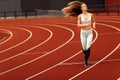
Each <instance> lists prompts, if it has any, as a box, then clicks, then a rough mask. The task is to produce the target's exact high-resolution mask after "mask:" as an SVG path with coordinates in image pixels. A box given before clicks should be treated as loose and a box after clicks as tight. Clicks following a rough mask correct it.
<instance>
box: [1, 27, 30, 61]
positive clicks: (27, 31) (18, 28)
mask: <svg viewBox="0 0 120 80" xmlns="http://www.w3.org/2000/svg"><path fill="white" fill-rule="evenodd" d="M17 29H21V30H25V31H27V32H29V34H30V35H29V37H28V38H26V39H25V40H24V41H22V42H20V43H19V44H16V45H14V46H12V47H9V48H7V49H5V50H2V51H0V53H3V52H6V51H8V50H10V49H13V48H15V47H17V46H19V45H21V44H23V43H25V42H26V41H28V40H29V39H30V38H31V37H32V32H31V31H29V30H27V29H24V28H17ZM17 55H19V54H17ZM17 55H14V56H12V57H9V58H6V59H3V60H1V61H0V63H2V62H5V61H7V60H10V59H12V58H14V57H16V56H17Z"/></svg>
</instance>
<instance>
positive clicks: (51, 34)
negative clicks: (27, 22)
mask: <svg viewBox="0 0 120 80" xmlns="http://www.w3.org/2000/svg"><path fill="white" fill-rule="evenodd" d="M54 26H55V25H54ZM29 27H31V26H29ZM34 27H36V28H41V29H44V30H46V31H48V32H49V33H50V36H49V37H48V38H47V39H46V40H45V41H44V42H42V43H40V44H39V45H37V46H35V47H33V48H30V49H28V50H27V51H25V52H22V53H20V55H22V54H24V53H26V52H28V51H30V50H32V49H34V48H37V47H39V46H41V45H42V44H44V43H46V42H47V41H48V40H50V39H51V38H52V36H53V33H52V31H50V30H49V29H47V28H44V27H40V26H34ZM56 27H60V28H61V27H62V26H56ZM62 28H63V29H66V28H64V27H62ZM67 30H69V29H67ZM69 31H70V30H69ZM69 41H70V40H68V41H67V42H66V43H64V44H62V45H61V46H59V47H57V48H55V49H54V50H52V51H50V52H48V53H47V54H44V55H42V56H40V57H37V58H35V59H33V60H31V61H28V62H26V63H24V64H21V65H19V66H16V67H14V68H11V69H9V70H7V71H4V72H1V73H0V75H3V74H6V73H8V72H11V71H13V70H16V69H18V68H20V67H23V66H25V65H27V64H30V63H32V62H34V61H36V60H39V59H40V58H42V57H44V56H47V55H49V54H50V53H52V52H54V51H56V50H57V49H59V48H61V47H62V46H64V45H65V44H67V43H68V42H69Z"/></svg>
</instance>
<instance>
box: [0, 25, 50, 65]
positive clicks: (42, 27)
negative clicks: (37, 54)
mask: <svg viewBox="0 0 120 80" xmlns="http://www.w3.org/2000/svg"><path fill="white" fill-rule="evenodd" d="M29 27H30V26H29ZM34 27H35V26H34ZM37 28H38V27H37ZM39 28H41V29H43V30H46V31H48V32H49V33H50V36H49V37H48V38H47V39H46V40H45V41H43V42H42V43H40V44H38V45H37V46H34V47H32V48H30V49H28V50H26V51H24V52H21V53H19V54H16V55H14V56H11V57H9V58H6V59H4V60H2V61H0V63H2V62H5V61H8V60H10V59H13V58H15V57H17V56H20V55H22V54H24V53H26V52H28V51H30V50H32V49H35V48H36V47H38V46H41V45H43V44H44V43H46V42H47V41H48V40H49V39H50V38H51V37H52V32H51V31H50V30H48V29H46V28H43V27H39ZM26 30H27V29H26ZM31 37H32V32H30V36H29V38H27V39H26V40H25V41H23V42H22V43H24V42H26V41H28V40H29V39H30V38H31ZM22 43H20V44H22ZM20 44H18V45H20Z"/></svg>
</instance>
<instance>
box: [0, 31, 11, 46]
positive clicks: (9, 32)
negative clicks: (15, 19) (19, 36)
mask: <svg viewBox="0 0 120 80" xmlns="http://www.w3.org/2000/svg"><path fill="white" fill-rule="evenodd" d="M0 30H4V31H6V32H8V33H7V34H10V37H9V38H8V39H6V40H5V41H3V42H1V43H0V45H1V44H3V43H5V42H7V41H8V40H10V39H11V38H12V37H13V33H12V32H11V31H9V30H6V29H0Z"/></svg>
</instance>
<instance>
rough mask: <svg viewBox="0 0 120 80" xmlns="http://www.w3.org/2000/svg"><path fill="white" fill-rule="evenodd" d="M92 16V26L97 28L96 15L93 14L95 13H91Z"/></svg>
mask: <svg viewBox="0 0 120 80" xmlns="http://www.w3.org/2000/svg"><path fill="white" fill-rule="evenodd" d="M91 16H92V26H93V28H96V26H95V25H96V23H95V19H94V16H93V14H92V15H91Z"/></svg>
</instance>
